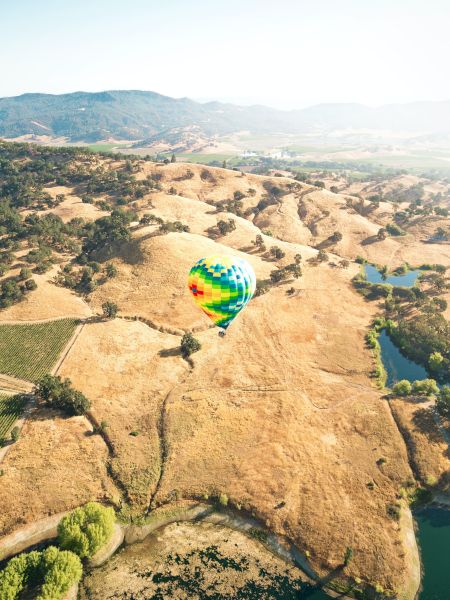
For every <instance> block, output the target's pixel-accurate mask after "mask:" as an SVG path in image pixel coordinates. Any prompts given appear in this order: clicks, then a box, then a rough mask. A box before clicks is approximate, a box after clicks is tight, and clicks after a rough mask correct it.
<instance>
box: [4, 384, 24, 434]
mask: <svg viewBox="0 0 450 600" xmlns="http://www.w3.org/2000/svg"><path fill="white" fill-rule="evenodd" d="M25 404H26V399H25V398H24V397H23V396H4V395H2V394H0V440H2V439H3V438H6V437H7V436H8V433H9V431H10V430H11V428H12V426H13V425H14V423H15V422H16V420H17V419H18V418H19V417H20V415H21V414H22V412H23V409H24V407H25Z"/></svg>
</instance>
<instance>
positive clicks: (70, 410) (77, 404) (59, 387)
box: [35, 375, 91, 415]
mask: <svg viewBox="0 0 450 600" xmlns="http://www.w3.org/2000/svg"><path fill="white" fill-rule="evenodd" d="M35 394H36V396H37V397H38V398H39V399H40V400H42V401H43V402H45V404H46V405H47V406H49V407H51V408H59V409H61V410H63V411H65V412H66V413H67V414H69V415H83V414H84V413H85V412H86V411H87V410H89V408H90V406H91V403H90V401H89V400H88V399H87V398H86V396H85V395H84V394H82V393H81V392H79V391H78V390H74V389H73V388H72V387H71V381H70V379H61V377H60V376H59V375H58V376H56V377H55V376H53V375H44V377H43V378H42V379H41V380H40V381H39V382H38V383H37V385H36V389H35Z"/></svg>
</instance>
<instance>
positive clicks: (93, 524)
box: [58, 502, 115, 558]
mask: <svg viewBox="0 0 450 600" xmlns="http://www.w3.org/2000/svg"><path fill="white" fill-rule="evenodd" d="M114 522H115V515H114V510H113V509H112V508H110V507H109V508H106V507H104V506H102V505H101V504H99V503H98V502H88V503H87V504H85V505H84V506H81V507H79V508H76V509H75V510H73V511H72V512H71V513H69V514H68V515H67V516H65V517H63V518H62V519H61V521H60V522H59V525H58V542H59V545H60V546H61V548H63V549H64V550H70V551H71V552H74V553H75V554H77V555H78V556H79V557H80V558H85V557H91V556H93V555H94V554H95V553H96V552H97V550H99V549H100V548H101V547H102V546H103V545H104V544H105V543H106V542H107V541H108V540H109V538H110V537H111V535H112V532H113V527H114Z"/></svg>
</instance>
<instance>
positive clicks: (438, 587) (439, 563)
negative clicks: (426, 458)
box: [365, 265, 450, 600]
mask: <svg viewBox="0 0 450 600" xmlns="http://www.w3.org/2000/svg"><path fill="white" fill-rule="evenodd" d="M365 272H366V277H367V280H368V281H369V282H370V283H391V284H393V285H397V286H404V287H411V286H413V285H414V284H415V283H416V281H417V277H418V276H419V273H420V271H409V272H408V273H406V274H405V275H401V276H390V277H387V278H386V279H383V278H382V276H381V273H379V271H378V270H377V269H376V267H374V266H372V265H365ZM379 342H380V346H381V359H382V361H383V365H384V368H385V369H386V373H387V386H388V387H392V386H393V385H394V384H395V383H396V382H397V381H400V380H401V379H407V380H408V381H411V382H412V381H415V380H417V379H426V378H427V377H428V373H427V371H426V369H425V368H424V367H422V366H421V365H419V364H417V363H415V362H413V361H412V360H409V359H408V358H406V357H405V356H403V354H402V353H401V352H400V350H399V349H398V348H397V346H396V345H395V344H394V343H393V341H392V340H391V338H390V337H389V335H388V334H387V333H386V331H385V330H383V331H382V332H381V334H380V337H379ZM414 518H415V520H416V523H417V526H418V541H419V546H420V553H421V558H422V568H423V574H422V591H421V592H420V595H419V599H420V600H450V568H449V566H450V563H449V559H450V510H449V509H447V508H442V507H439V506H435V505H428V506H426V507H424V508H422V509H421V510H418V511H416V513H415V515H414Z"/></svg>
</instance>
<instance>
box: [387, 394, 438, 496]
mask: <svg viewBox="0 0 450 600" xmlns="http://www.w3.org/2000/svg"><path fill="white" fill-rule="evenodd" d="M390 404H391V407H392V410H393V413H394V415H395V418H396V420H397V422H398V423H399V426H400V428H401V429H402V431H403V433H404V435H405V438H406V440H407V442H408V447H409V451H410V455H411V460H412V463H413V466H414V467H415V470H416V472H417V475H418V477H419V479H420V481H421V482H422V483H424V484H426V485H433V486H434V485H437V486H438V487H439V488H441V489H444V490H447V491H449V490H450V453H449V448H448V444H447V443H446V441H445V440H444V439H443V437H442V432H441V431H440V430H439V428H438V426H437V424H436V421H435V417H434V415H433V407H432V406H431V405H430V402H424V401H417V402H414V401H408V400H404V399H400V398H397V399H394V400H391V401H390Z"/></svg>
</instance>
